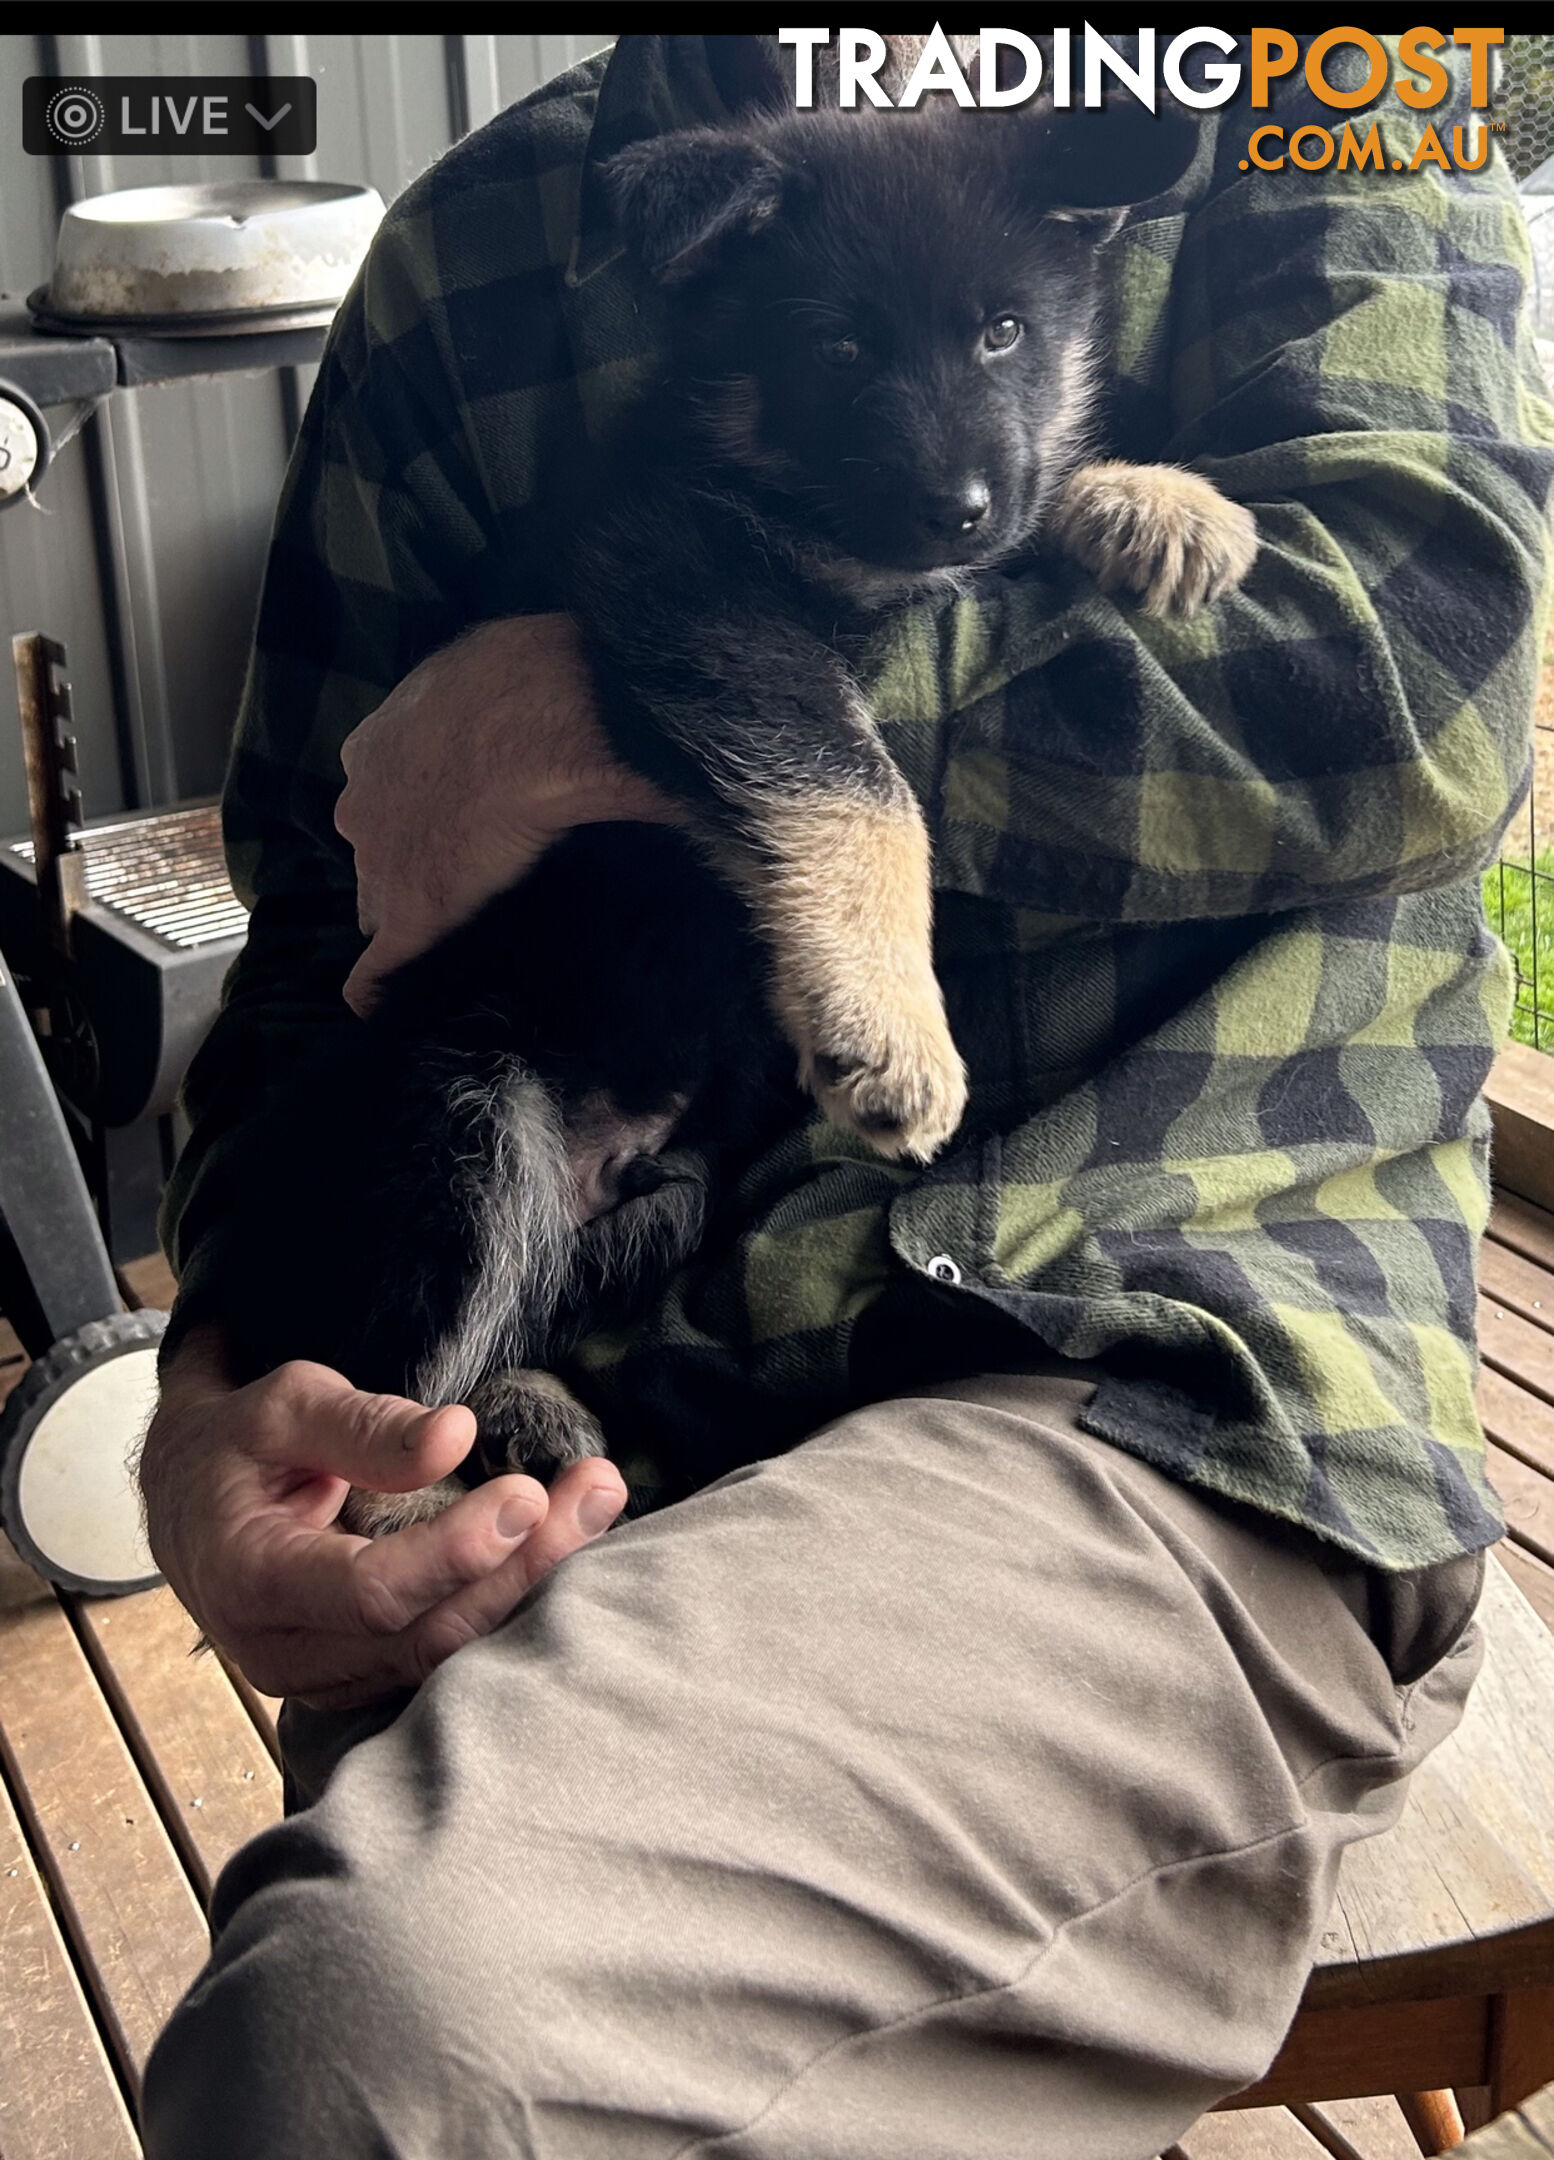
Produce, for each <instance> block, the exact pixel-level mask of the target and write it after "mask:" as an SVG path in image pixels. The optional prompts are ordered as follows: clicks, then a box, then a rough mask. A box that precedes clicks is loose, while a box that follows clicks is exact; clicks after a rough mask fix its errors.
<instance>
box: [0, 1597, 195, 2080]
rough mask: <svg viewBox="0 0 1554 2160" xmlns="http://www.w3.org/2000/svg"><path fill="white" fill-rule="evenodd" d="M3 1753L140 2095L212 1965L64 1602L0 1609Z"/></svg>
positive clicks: (107, 2025) (178, 1870) (111, 2035)
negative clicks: (187, 1998) (172, 2027)
mask: <svg viewBox="0 0 1554 2160" xmlns="http://www.w3.org/2000/svg"><path fill="white" fill-rule="evenodd" d="M0 1762H3V1764H4V1769H5V1774H6V1777H7V1780H8V1782H9V1784H10V1788H11V1791H12V1793H13V1794H14V1795H15V1797H16V1801H17V1805H18V1808H19V1810H20V1812H21V1814H22V1816H23V1820H24V1827H25V1828H26V1829H27V1831H28V1833H29V1836H30V1838H31V1841H32V1844H33V1847H34V1849H35V1851H36V1852H37V1853H38V1855H39V1857H40V1859H41V1861H42V1863H43V1867H44V1870H45V1873H46V1876H47V1879H48V1884H49V1889H50V1893H51V1895H52V1897H53V1899H54V1901H55V1903H56V1905H57V1906H58V1908H59V1909H60V1911H61V1912H62V1914H63V1915H64V1919H65V1923H66V1925H67V1927H68V1929H69V1932H70V1937H71V1940H72V1943H73V1945H74V1948H75V1952H76V1956H77V1957H78V1958H79V1960H80V1962H81V1967H82V1971H83V1973H84V1974H85V1976H86V1978H87V1981H88V1984H89V1986H90V1988H91V1990H92V1993H93V1996H94V1998H95V2002H96V2007H97V2011H98V2014H99V2016H100V2017H101V2019H102V2021H103V2027H104V2037H105V2039H106V2040H107V2043H108V2046H109V2048H110V2050H111V2051H112V2053H113V2055H114V2057H115V2060H116V2061H117V2063H118V2066H119V2069H120V2072H121V2074H122V2075H123V2076H124V2078H125V2080H126V2083H127V2084H128V2085H129V2086H130V2088H131V2089H132V2090H135V2089H137V2088H138V2083H139V2079H140V2074H141V2071H142V2070H143V2069H144V2067H145V2061H146V2057H147V2055H148V2054H149V2053H150V2051H151V2045H152V2042H153V2041H154V2040H155V2039H156V2036H157V2034H158V2033H159V2032H160V2031H161V2029H162V2026H163V2025H164V2024H165V2022H166V2021H167V2018H168V2017H169V2015H170V2014H171V2012H172V2010H173V2008H174V2007H175V2005H176V2004H177V2002H178V2000H179V1997H180V1996H181V1995H182V1994H183V1992H184V1990H185V1989H186V1988H187V1987H188V1985H189V1983H190V1981H191V1980H192V1979H193V1978H194V1976H195V1974H196V1973H197V1972H198V1971H199V1969H200V1967H201V1965H202V1964H203V1963H204V1961H205V1956H206V1953H207V1949H208V1947H209V1945H208V1938H207V1934H206V1928H205V1922H204V1918H203V1915H202V1912H201V1908H200V1905H199V1902H198V1900H197V1899H196V1897H195V1895H194V1892H193V1890H192V1888H191V1887H190V1884H189V1881H188V1878H187V1877H186V1875H185V1874H184V1871H183V1869H182V1867H181V1866H180V1865H179V1862H178V1858H177V1855H176V1854H175V1852H174V1850H173V1847H172V1845H171V1843H170V1842H169V1840H168V1836H167V1832H166V1830H165V1829H164V1828H163V1826H162V1823H161V1820H160V1818H159V1817H158V1814H157V1810H156V1807H155V1804H154V1803H153V1801H152V1798H151V1795H150V1793H149V1792H148V1791H147V1789H146V1786H145V1784H144V1782H143V1781H142V1779H141V1777H140V1775H139V1773H138V1772H137V1770H136V1768H135V1765H134V1763H133V1761H132V1760H131V1757H130V1752H129V1749H128V1747H127V1746H126V1745H125V1742H124V1739H123V1737H122V1735H121V1734H120V1732H119V1729H118V1726H117V1724H116V1722H115V1720H114V1717H113V1713H112V1710H111V1707H110V1705H109V1704H108V1703H107V1701H106V1700H105V1699H104V1697H103V1694H102V1692H101V1690H100V1689H99V1687H98V1686H97V1684H96V1681H95V1678H94V1676H93V1674H92V1671H91V1668H90V1666H89V1665H88V1664H87V1661H86V1659H85V1657H84V1656H83V1655H82V1652H81V1647H80V1644H79V1643H78V1642H77V1641H76V1638H75V1633H74V1631H73V1629H72V1628H71V1625H70V1621H69V1618H68V1617H67V1615H66V1613H65V1611H64V1608H63V1607H62V1606H61V1605H60V1604H58V1603H57V1602H55V1601H52V1600H51V1601H49V1602H47V1603H40V1604H37V1605H29V1606H26V1607H24V1608H22V1609H21V1610H19V1611H14V1612H9V1613H4V1614H0Z"/></svg>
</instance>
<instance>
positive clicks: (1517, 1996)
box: [1489, 1988, 1554, 2115]
mask: <svg viewBox="0 0 1554 2160" xmlns="http://www.w3.org/2000/svg"><path fill="white" fill-rule="evenodd" d="M1551 2082H1554V1988H1518V1989H1517V1990H1516V1991H1515V1993H1514V1994H1510V1995H1497V1996H1496V1997H1495V1998H1494V2000H1493V2002H1492V2003H1491V2005H1490V2018H1489V2104H1490V2109H1491V2111H1492V2113H1494V2114H1496V2115H1503V2114H1504V2113H1505V2111H1506V2109H1507V2108H1514V2107H1520V2105H1521V2103H1522V2102H1523V2101H1524V2100H1526V2099H1530V2098H1531V2096H1532V2094H1534V2093H1535V2092H1539V2091H1541V2089H1542V2088H1543V2087H1544V2086H1545V2085H1547V2084H1550V2083H1551Z"/></svg>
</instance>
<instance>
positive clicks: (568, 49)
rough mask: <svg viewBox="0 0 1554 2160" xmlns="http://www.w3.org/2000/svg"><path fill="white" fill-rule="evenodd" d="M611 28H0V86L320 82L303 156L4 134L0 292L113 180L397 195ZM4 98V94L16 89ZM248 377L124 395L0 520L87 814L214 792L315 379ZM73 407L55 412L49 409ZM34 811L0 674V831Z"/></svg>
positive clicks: (4, 570)
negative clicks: (62, 79)
mask: <svg viewBox="0 0 1554 2160" xmlns="http://www.w3.org/2000/svg"><path fill="white" fill-rule="evenodd" d="M608 43H609V37H608V34H607V33H606V32H604V31H599V32H598V33H596V34H592V35H590V34H586V33H585V34H579V35H577V36H564V37H563V36H528V37H525V36H517V35H514V36H502V37H497V36H480V37H453V36H448V37H401V36H386V35H385V36H376V37H373V36H351V37H346V36H328V37H322V36H320V37H309V36H302V37H268V38H266V37H238V36H233V37H216V36H198V37H195V36H172V37H147V36H140V35H133V34H128V33H126V34H123V35H116V34H105V35H98V36H90V37H87V36H82V37H41V36H40V37H28V36H23V35H21V34H18V33H0V80H3V81H5V82H8V83H10V84H12V85H15V86H19V85H20V84H21V82H22V80H23V79H24V78H25V77H26V76H28V75H38V74H43V75H55V74H68V73H73V72H76V71H80V72H81V73H82V74H85V75H105V74H134V75H152V74H167V75H171V76H177V75H208V74H220V75H242V74H254V75H262V74H267V73H268V74H276V75H311V76H313V77H314V78H315V79H316V80H317V83H318V150H317V152H316V154H315V155H314V156H312V157H308V158H281V159H278V160H273V161H271V162H270V164H269V165H268V166H265V165H261V163H260V162H259V161H258V160H250V159H240V158H215V157H199V156H184V157H176V156H161V157H132V158H122V157H121V158H113V157H93V156H89V155H88V156H80V157H69V158H39V157H28V156H27V155H26V153H25V152H24V151H23V149H22V146H21V142H20V139H19V131H17V130H4V131H0V291H3V292H6V293H10V294H18V295H20V294H26V293H28V292H31V291H32V290H33V289H34V287H36V286H38V285H40V284H42V283H43V282H44V281H45V279H46V278H47V276H48V274H49V269H50V265H51V263H52V260H53V252H54V234H55V228H56V224H57V220H58V216H59V212H60V209H61V208H62V207H63V205H64V204H65V203H66V202H69V201H71V200H74V199H76V198H77V197H79V196H82V195H96V194H101V193H104V192H105V191H106V190H108V189H110V188H121V187H151V186H156V185H158V184H161V183H165V182H168V181H190V180H205V179H218V178H226V177H230V176H232V175H233V174H235V173H255V174H257V173H259V172H261V171H265V170H270V171H273V172H275V173H276V174H278V175H279V176H280V177H282V178H287V179H291V178H298V179H325V180H364V181H369V182H370V183H371V184H372V185H373V186H374V187H375V188H377V190H378V192H379V193H380V194H381V195H382V196H383V198H384V200H385V201H391V200H392V199H393V197H394V196H395V195H397V194H398V193H399V192H400V190H401V189H402V188H404V187H405V186H406V185H407V183H408V182H409V181H411V180H412V179H414V177H415V176H416V174H417V173H419V172H420V171H422V169H423V168H424V167H425V166H427V165H429V164H430V163H431V162H432V160H433V159H434V158H436V157H437V156H438V155H439V154H440V153H441V152H442V151H443V150H445V149H446V148H447V147H448V145H449V144H450V143H452V142H454V141H456V140H457V139H458V137H459V136H460V135H461V134H463V133H465V132H466V131H467V130H468V129H469V128H471V127H479V126H481V125H482V124H483V123H484V122H485V121H487V120H489V119H490V118H492V116H493V115H494V114H495V113H497V112H499V111H500V110H501V109H502V108H503V107H504V106H506V105H509V104H511V103H512V102H513V101H514V100H515V99H517V98H520V97H523V96H524V95H525V94H526V93H527V92H528V91H530V90H532V89H534V88H535V87H536V85H537V84H539V83H541V82H544V81H545V80H546V79H547V78H548V77H550V76H551V75H555V74H558V73H559V72H560V71H561V70H562V69H563V68H566V67H570V66H571V65H572V64H573V62H574V61H576V60H578V59H581V58H582V57H583V55H584V54H586V53H590V52H595V51H597V50H598V49H599V48H600V47H601V46H603V45H606V44H608ZM13 94H14V93H13ZM310 376H311V370H309V371H306V373H305V374H303V375H301V376H300V377H299V375H298V373H296V372H292V373H289V374H287V375H284V376H283V375H279V374H270V375H251V376H237V377H228V378H226V379H224V380H219V381H212V382H195V383H177V384H169V385H165V386H163V387H159V388H156V389H149V390H137V391H134V392H131V393H128V394H125V395H120V396H116V397H114V398H113V399H111V400H110V402H109V404H108V406H107V407H106V408H104V409H103V410H102V411H100V412H99V413H98V414H97V415H96V416H95V417H94V418H93V419H92V420H90V421H89V422H88V423H87V426H86V428H85V429H84V431H83V433H82V434H81V436H80V437H78V439H77V440H76V441H75V442H73V443H71V444H69V445H67V446H66V447H65V448H64V449H63V450H62V451H61V453H60V455H59V460H58V463H57V464H56V465H54V466H53V467H51V469H50V471H49V473H48V475H47V477H46V478H45V480H44V482H43V485H42V488H41V489H40V498H39V501H38V502H37V503H36V504H22V505H18V506H17V507H15V508H13V509H11V510H8V511H7V512H6V513H5V514H4V515H3V516H0V633H3V637H4V640H5V643H4V645H3V646H0V657H3V656H4V655H7V654H8V651H9V640H10V636H11V633H12V632H13V631H16V630H34V629H42V630H47V631H49V632H50V633H51V634H52V635H53V636H55V637H58V638H62V639H63V640H64V642H65V643H66V645H67V646H68V647H69V650H70V663H71V678H72V682H73V684H74V688H75V710H76V715H77V721H78V732H79V736H80V742H81V761H82V777H83V781H84V785H85V795H86V808H87V813H88V815H91V816H95V815H98V814H100V813H102V812H105V811H111V810H117V809H123V808H135V807H141V806H147V805H152V804H159V803H164V802H170V801H174V800H176V799H178V798H179V797H183V796H189V795H201V794H208V793H211V792H213V791H214V790H215V789H216V788H217V787H219V786H220V783H221V775H222V771H223V768H224V765H225V760H226V748H227V740H228V736H229V734H230V731H231V726H232V721H233V718H234V715H235V713H236V709H237V700H238V694H239V690H240V688H241V683H242V673H243V666H244V660H245V656H246V651H247V645H248V639H249V635H250V630H251V627H252V620H253V613H254V608H255V604H256V601H257V596H258V586H259V576H260V571H261V567H262V564H263V560H264V551H265V545H266V541H267V539H268V535H269V527H270V519H271V515H272V512H273V509H274V505H275V499H276V496H277V494H278V492H279V489H280V483H281V475H282V471H283V469H284V466H285V461H286V456H287V452H288V449H289V447H290V443H291V440H292V436H293V433H294V431H295V427H296V421H297V417H298V415H299V413H300V411H301V409H302V405H303V404H304V403H305V401H306V398H307V395H308V391H309V389H310V387H311V382H310V379H309V378H310ZM67 417H68V415H65V414H62V413H56V414H51V416H50V418H51V421H63V420H64V419H66V418H67ZM26 822H27V810H26V792H25V788H24V785H23V777H22V762H21V751H20V747H19V740H18V735H17V729H16V722H15V710H14V698H13V695H12V692H11V690H10V686H9V666H8V661H7V664H6V666H5V670H4V674H3V676H0V835H3V834H9V833H14V832H19V831H21V830H22V829H24V827H25V825H26Z"/></svg>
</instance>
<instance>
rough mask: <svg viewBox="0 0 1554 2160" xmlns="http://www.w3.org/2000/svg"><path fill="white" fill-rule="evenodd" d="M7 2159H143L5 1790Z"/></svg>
mask: <svg viewBox="0 0 1554 2160" xmlns="http://www.w3.org/2000/svg"><path fill="white" fill-rule="evenodd" d="M0 1976H3V1977H0V2066H3V2075H0V2153H3V2154H4V2155H5V2160H60V2155H61V2153H62V2152H64V2150H65V2147H64V2146H63V2145H62V2143H61V2125H63V2124H68V2125H69V2126H70V2137H71V2140H72V2143H71V2147H70V2149H71V2150H72V2151H74V2152H77V2153H80V2154H83V2155H85V2154H88V2153H89V2154H91V2155H93V2156H94V2160H135V2155H136V2154H137V2153H138V2152H139V2151H140V2146H139V2143H138V2141H137V2139H136V2137H135V2132H134V2130H133V2128H132V2127H131V2124H130V2117H129V2110H128V2108H127V2107H126V2106H125V2104H124V2095H123V2093H122V2092H121V2091H120V2089H119V2084H118V2080H117V2079H116V2078H115V2076H114V2074H113V2068H112V2065H111V2064H110V2062H109V2060H108V2055H107V2051H106V2049H105V2048H104V2047H103V2043H102V2038H101V2035H100V2034H99V2033H98V2030H97V2026H96V2023H95V2021H94V2019H93V2017H92V2013H91V2010H90V2008H89V2007H88V2004H87V2001H86V1998H85V1996H84V1995H83V1994H82V1992H81V1984H80V1982H79V1980H78V1979H77V1978H76V1974H75V1968H74V1966H73V1965H72V1964H71V1961H70V1954H69V1952H68V1951H67V1950H66V1948H65V1944H64V1941H63V1939H62V1937H61V1935H60V1932H59V1927H58V1924H57V1922H56V1921H55V1918H54V1913H53V1909H52V1907H51V1906H50V1904H49V1899H48V1893H47V1891H46V1890H45V1889H44V1887H43V1883H42V1880H41V1879H40V1877H39V1874H38V1870H37V1866H36V1864H35V1862H34V1860H33V1857H32V1853H31V1851H30V1850H29V1848H28V1845H27V1841H26V1839H25V1837H24V1836H23V1834H22V1826H21V1824H20V1822H19V1821H18V1819H17V1815H16V1810H15V1808H14V1807H13V1806H12V1805H11V1799H10V1795H9V1793H8V1792H7V1791H6V1790H5V1788H4V1786H3V1785H0Z"/></svg>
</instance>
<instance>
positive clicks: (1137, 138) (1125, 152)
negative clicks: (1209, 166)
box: [1027, 97, 1198, 233]
mask: <svg viewBox="0 0 1554 2160" xmlns="http://www.w3.org/2000/svg"><path fill="white" fill-rule="evenodd" d="M1027 125H1028V127H1029V129H1030V135H1031V140H1030V143H1029V154H1030V156H1031V160H1032V162H1031V165H1030V166H1029V167H1028V171H1029V173H1030V176H1031V179H1032V181H1033V183H1034V185H1035V187H1036V189H1037V191H1038V193H1039V195H1040V197H1041V200H1042V203H1043V205H1044V206H1045V207H1046V208H1047V210H1048V213H1049V215H1051V216H1054V217H1071V218H1074V219H1075V220H1082V221H1083V222H1085V223H1086V224H1090V223H1093V224H1095V225H1096V226H1097V227H1098V228H1099V229H1100V230H1101V231H1102V232H1103V233H1105V232H1114V231H1115V230H1116V228H1117V227H1118V226H1119V225H1120V224H1121V223H1122V220H1123V217H1124V216H1125V215H1126V213H1127V211H1128V210H1129V209H1130V208H1131V207H1132V205H1133V204H1134V203H1141V202H1149V201H1150V200H1151V199H1152V198H1153V197H1154V196H1156V195H1163V194H1164V193H1165V192H1166V190H1167V189H1168V188H1172V187H1174V186H1175V185H1176V183H1177V181H1178V180H1180V179H1181V177H1182V175H1183V173H1184V172H1186V170H1187V168H1188V166H1189V165H1190V164H1191V163H1192V161H1193V157H1194V154H1195V153H1196V151H1197V148H1198V123H1197V121H1196V119H1195V118H1194V117H1193V116H1192V114H1190V113H1188V112H1186V111H1184V110H1183V108H1182V107H1181V106H1179V105H1173V104H1170V103H1162V105H1161V107H1160V110H1159V112H1158V113H1152V112H1150V111H1149V110H1148V108H1147V107H1146V106H1143V105H1141V104H1140V103H1139V102H1138V100H1137V99H1136V98H1131V97H1130V98H1117V99H1115V100H1113V101H1110V102H1108V103H1107V104H1105V105H1101V106H1098V107H1097V108H1095V110H1093V111H1091V110H1087V109H1086V108H1085V107H1084V106H1080V105H1075V106H1073V107H1071V108H1069V109H1068V110H1067V111H1063V110H1060V109H1059V108H1058V107H1056V106H1051V105H1049V106H1048V107H1046V109H1045V110H1044V111H1040V112H1037V113H1036V114H1034V115H1033V116H1032V117H1031V119H1030V121H1029V122H1028V123H1027Z"/></svg>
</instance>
